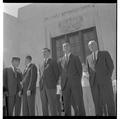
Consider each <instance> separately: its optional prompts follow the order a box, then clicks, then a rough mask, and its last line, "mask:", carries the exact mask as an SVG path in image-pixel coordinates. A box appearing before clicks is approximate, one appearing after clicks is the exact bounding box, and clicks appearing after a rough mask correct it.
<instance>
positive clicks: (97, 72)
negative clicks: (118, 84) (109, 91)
mask: <svg viewBox="0 0 120 119" xmlns="http://www.w3.org/2000/svg"><path fill="white" fill-rule="evenodd" d="M87 66H88V71H89V74H90V85H91V86H94V84H95V83H97V84H100V85H106V84H107V83H109V82H111V76H112V72H113V69H114V65H113V61H112V58H111V56H110V54H109V53H108V52H107V51H98V55H97V61H96V63H95V64H94V63H93V59H92V54H91V55H89V56H88V57H87Z"/></svg>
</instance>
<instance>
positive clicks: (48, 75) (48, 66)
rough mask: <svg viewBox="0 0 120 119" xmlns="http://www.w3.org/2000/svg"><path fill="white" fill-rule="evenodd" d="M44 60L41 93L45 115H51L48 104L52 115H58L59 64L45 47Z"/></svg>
mask: <svg viewBox="0 0 120 119" xmlns="http://www.w3.org/2000/svg"><path fill="white" fill-rule="evenodd" d="M42 53H43V57H44V62H43V66H42V69H41V78H40V94H41V101H42V109H43V116H49V111H48V105H49V106H50V113H51V116H57V112H58V110H57V95H56V86H57V82H58V79H59V69H58V64H57V62H56V61H55V60H53V59H52V58H51V57H50V49H48V48H44V49H43V51H42Z"/></svg>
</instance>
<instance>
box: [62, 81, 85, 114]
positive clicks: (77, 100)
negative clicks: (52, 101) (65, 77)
mask: <svg viewBox="0 0 120 119" xmlns="http://www.w3.org/2000/svg"><path fill="white" fill-rule="evenodd" d="M71 96H72V97H71ZM71 98H73V101H74V109H75V114H76V115H77V116H85V109H84V104H83V93H82V87H81V83H80V82H79V81H78V82H74V83H72V84H71V83H70V81H68V82H67V84H66V87H65V88H64V90H63V101H64V109H65V116H71Z"/></svg>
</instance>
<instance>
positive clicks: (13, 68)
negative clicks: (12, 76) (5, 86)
mask: <svg viewBox="0 0 120 119" xmlns="http://www.w3.org/2000/svg"><path fill="white" fill-rule="evenodd" d="M10 67H11V68H12V70H13V71H14V72H15V70H14V67H13V65H12V64H11V65H10Z"/></svg>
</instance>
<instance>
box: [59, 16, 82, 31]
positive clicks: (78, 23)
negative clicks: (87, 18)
mask: <svg viewBox="0 0 120 119" xmlns="http://www.w3.org/2000/svg"><path fill="white" fill-rule="evenodd" d="M58 26H59V29H60V31H61V32H62V33H67V32H71V31H74V30H78V29H79V28H81V27H82V26H83V16H75V17H69V18H67V19H64V20H62V21H60V22H59V23H58Z"/></svg>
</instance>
